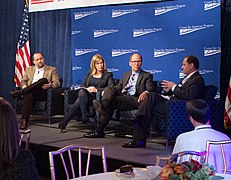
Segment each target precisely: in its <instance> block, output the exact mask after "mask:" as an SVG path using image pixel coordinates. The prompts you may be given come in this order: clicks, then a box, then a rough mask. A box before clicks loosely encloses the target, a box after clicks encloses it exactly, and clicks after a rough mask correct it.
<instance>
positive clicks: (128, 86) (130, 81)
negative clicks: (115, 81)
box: [122, 74, 135, 95]
mask: <svg viewBox="0 0 231 180" xmlns="http://www.w3.org/2000/svg"><path fill="white" fill-rule="evenodd" d="M134 76H135V74H131V76H130V78H129V81H128V83H127V85H126V86H125V87H124V88H123V89H122V93H123V94H124V93H125V94H127V95H134V94H135V90H134V92H133V91H129V92H128V90H130V88H131V87H132V84H133V83H134V80H135V78H134Z"/></svg>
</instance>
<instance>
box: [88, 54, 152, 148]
mask: <svg viewBox="0 0 231 180" xmlns="http://www.w3.org/2000/svg"><path fill="white" fill-rule="evenodd" d="M129 65H130V66H131V71H129V72H126V73H124V75H123V78H122V79H121V80H120V82H119V83H118V84H117V85H116V86H109V87H107V88H105V90H104V92H103V97H102V101H101V103H100V102H98V101H96V100H95V101H93V106H94V108H95V109H96V111H98V112H100V114H101V116H100V119H99V121H98V124H97V128H96V130H95V131H93V132H92V133H90V134H85V135H84V137H88V138H104V136H105V134H104V128H105V127H106V125H107V124H108V123H109V120H110V119H111V117H112V115H113V112H114V110H115V109H117V110H133V109H138V108H139V106H140V105H141V104H142V102H143V99H144V98H145V97H146V96H147V95H148V93H149V92H151V91H154V85H153V79H152V78H153V77H152V75H151V74H150V73H148V72H146V71H143V70H142V69H141V65H142V56H141V55H140V54H138V53H135V54H132V55H131V57H130V61H129ZM134 143H135V144H136V145H138V146H139V145H140V146H145V144H144V142H143V141H137V142H134Z"/></svg>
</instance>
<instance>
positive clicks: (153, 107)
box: [131, 92, 167, 140]
mask: <svg viewBox="0 0 231 180" xmlns="http://www.w3.org/2000/svg"><path fill="white" fill-rule="evenodd" d="M166 102H167V100H166V99H164V98H163V97H162V96H160V95H159V94H158V93H155V92H150V93H149V95H148V96H147V97H145V98H144V100H143V102H142V103H141V104H140V107H139V111H138V114H137V117H136V119H135V120H134V122H133V126H131V127H132V129H133V139H134V140H146V139H147V135H148V128H149V127H150V123H151V121H152V122H153V121H154V122H153V124H155V125H156V128H157V124H158V119H159V118H163V117H166Z"/></svg>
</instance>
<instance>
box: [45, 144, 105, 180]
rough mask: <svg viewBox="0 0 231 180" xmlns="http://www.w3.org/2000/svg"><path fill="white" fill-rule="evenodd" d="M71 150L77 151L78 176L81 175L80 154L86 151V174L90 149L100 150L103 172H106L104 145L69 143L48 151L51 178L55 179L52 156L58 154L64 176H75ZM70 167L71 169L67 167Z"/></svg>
mask: <svg viewBox="0 0 231 180" xmlns="http://www.w3.org/2000/svg"><path fill="white" fill-rule="evenodd" d="M73 150H76V151H78V167H79V177H81V176H82V154H83V153H84V152H87V163H86V176H87V175H88V172H89V165H90V158H91V153H92V151H101V156H102V164H103V170H104V172H107V163H106V149H105V147H104V146H98V147H89V146H78V145H69V146H66V147H63V148H61V149H59V150H57V151H50V152H49V161H50V171H51V179H52V180H55V179H56V176H55V163H54V156H56V155H57V156H59V157H60V158H61V160H62V165H63V167H64V170H65V173H66V178H67V179H71V178H76V177H77V175H76V173H75V170H74V163H73V158H72V153H73V152H74V151H73ZM68 167H70V169H71V170H69V169H68Z"/></svg>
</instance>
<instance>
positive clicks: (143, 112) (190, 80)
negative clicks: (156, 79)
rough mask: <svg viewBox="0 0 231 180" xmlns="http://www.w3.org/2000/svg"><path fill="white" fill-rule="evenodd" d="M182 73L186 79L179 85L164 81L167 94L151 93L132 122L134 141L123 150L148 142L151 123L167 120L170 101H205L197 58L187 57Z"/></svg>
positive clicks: (163, 86)
mask: <svg viewBox="0 0 231 180" xmlns="http://www.w3.org/2000/svg"><path fill="white" fill-rule="evenodd" d="M181 68H182V71H183V73H184V74H185V77H184V78H183V79H182V80H181V81H180V83H179V84H175V83H174V82H171V81H167V80H163V81H162V82H161V86H162V88H163V89H164V91H165V94H164V95H163V94H158V93H155V92H150V93H149V95H148V97H146V98H144V99H143V103H142V104H141V106H140V108H139V112H138V113H137V116H136V119H135V120H134V121H132V127H133V140H132V141H131V142H127V143H123V144H121V146H122V147H123V148H136V147H139V146H135V145H133V144H134V142H136V141H140V140H143V141H144V142H146V139H147V134H148V128H149V125H150V121H152V122H155V123H157V120H158V119H160V118H166V114H167V110H166V102H167V101H168V100H170V99H176V100H191V99H203V98H204V97H203V96H204V91H205V82H204V79H203V77H202V76H201V75H200V74H199V72H198V69H199V60H198V59H197V57H195V56H186V57H185V58H184V60H183V62H182V66H181ZM137 132H138V133H137Z"/></svg>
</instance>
